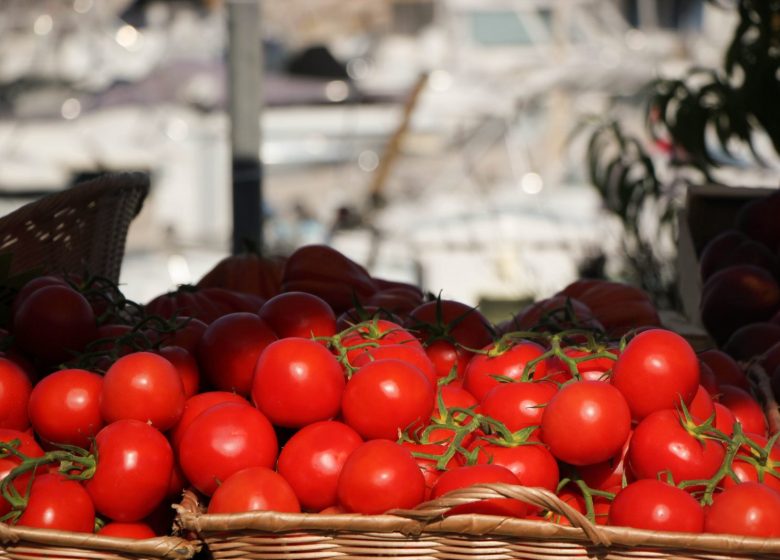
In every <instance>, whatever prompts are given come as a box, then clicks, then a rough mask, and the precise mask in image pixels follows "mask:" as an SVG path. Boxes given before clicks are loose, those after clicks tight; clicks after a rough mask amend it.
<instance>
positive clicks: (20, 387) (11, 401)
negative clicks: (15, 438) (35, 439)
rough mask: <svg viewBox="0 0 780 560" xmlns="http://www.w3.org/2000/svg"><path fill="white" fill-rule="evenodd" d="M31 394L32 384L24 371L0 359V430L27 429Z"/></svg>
mask: <svg viewBox="0 0 780 560" xmlns="http://www.w3.org/2000/svg"><path fill="white" fill-rule="evenodd" d="M31 393H32V383H30V378H29V377H27V374H26V373H25V372H24V370H23V369H22V368H21V367H19V366H18V365H17V364H15V363H14V362H12V361H11V360H8V359H6V358H0V428H10V429H12V430H20V431H22V430H26V429H27V427H28V426H29V425H30V417H29V414H28V412H27V406H28V403H29V401H30V394H31Z"/></svg>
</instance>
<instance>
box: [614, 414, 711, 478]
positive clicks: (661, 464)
mask: <svg viewBox="0 0 780 560" xmlns="http://www.w3.org/2000/svg"><path fill="white" fill-rule="evenodd" d="M724 456H725V451H724V449H723V445H722V444H721V443H720V442H718V441H715V440H712V439H707V438H701V439H699V438H697V437H696V436H694V435H693V434H692V433H690V432H689V431H688V429H686V427H685V426H683V424H682V423H681V420H680V415H679V413H678V412H677V411H675V410H659V411H657V412H653V413H652V414H650V415H649V416H648V417H647V418H645V419H644V420H642V421H641V422H640V423H639V425H637V427H636V428H635V429H634V435H633V436H632V437H631V445H630V446H629V448H628V463H629V468H630V469H631V472H632V473H633V474H634V476H635V477H636V478H652V479H655V478H657V477H658V474H659V473H661V472H665V471H669V472H670V473H671V474H672V478H673V480H675V481H683V480H706V479H709V478H710V477H712V476H713V475H714V474H715V473H716V472H717V470H718V468H719V467H720V465H721V463H722V462H723V457H724Z"/></svg>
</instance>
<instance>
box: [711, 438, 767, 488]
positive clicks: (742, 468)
mask: <svg viewBox="0 0 780 560" xmlns="http://www.w3.org/2000/svg"><path fill="white" fill-rule="evenodd" d="M746 435H747V437H749V438H750V439H751V440H752V441H753V442H754V443H756V444H758V445H760V446H761V447H762V448H764V449H766V447H767V443H768V440H767V438H765V437H764V436H762V435H758V434H746ZM731 469H732V470H733V471H734V474H736V475H737V479H738V481H739V482H735V481H734V479H733V478H732V477H731V476H725V477H724V478H723V481H722V483H721V486H722V487H723V488H729V487H730V486H734V485H736V484H738V483H743V482H763V483H764V484H766V485H767V486H769V487H770V488H772V489H773V490H776V491H778V492H780V478H778V477H780V446H778V445H777V444H774V445H773V446H772V447H771V448H770V449H769V454H768V457H765V458H764V459H763V460H762V458H761V457H760V455H759V454H758V453H757V452H756V451H755V450H754V449H753V448H752V447H750V446H748V445H743V446H742V447H741V448H740V449H739V452H738V453H737V456H736V457H735V458H734V460H733V461H732V462H731Z"/></svg>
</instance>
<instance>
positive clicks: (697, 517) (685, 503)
mask: <svg viewBox="0 0 780 560" xmlns="http://www.w3.org/2000/svg"><path fill="white" fill-rule="evenodd" d="M609 524H610V525H618V526H621V527H634V528H635V529H647V530H649V531H671V532H675V533H677V532H680V533H701V532H702V529H703V527H704V510H703V509H702V507H701V506H700V505H699V502H697V501H696V499H694V498H693V496H691V495H690V494H688V493H687V492H686V491H685V490H680V489H679V488H677V487H675V486H671V485H669V484H667V483H665V482H661V481H660V480H638V481H636V482H632V483H631V484H629V485H628V486H626V487H625V488H623V489H622V490H621V491H620V492H618V493H617V496H615V499H614V501H613V502H612V507H611V508H610V510H609Z"/></svg>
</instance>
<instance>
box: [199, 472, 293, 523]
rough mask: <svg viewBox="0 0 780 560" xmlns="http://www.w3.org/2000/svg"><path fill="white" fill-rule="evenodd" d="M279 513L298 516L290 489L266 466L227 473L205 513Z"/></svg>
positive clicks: (278, 475)
mask: <svg viewBox="0 0 780 560" xmlns="http://www.w3.org/2000/svg"><path fill="white" fill-rule="evenodd" d="M242 511H280V512H286V513H298V512H300V511H301V507H300V505H299V504H298V498H296V497H295V492H293V489H292V487H291V486H290V485H289V484H288V483H287V481H286V480H285V479H284V478H283V477H282V476H281V475H280V474H279V473H276V472H274V471H272V470H271V469H269V468H267V467H249V468H246V469H242V470H240V471H238V472H236V473H233V474H231V475H230V476H229V477H228V478H227V479H226V480H225V481H224V482H222V484H220V485H219V488H217V490H216V491H215V492H214V495H213V496H212V497H211V500H210V501H209V507H208V513H237V512H242Z"/></svg>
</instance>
